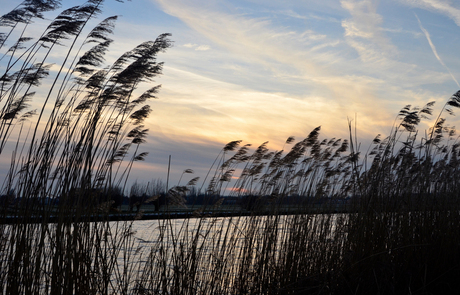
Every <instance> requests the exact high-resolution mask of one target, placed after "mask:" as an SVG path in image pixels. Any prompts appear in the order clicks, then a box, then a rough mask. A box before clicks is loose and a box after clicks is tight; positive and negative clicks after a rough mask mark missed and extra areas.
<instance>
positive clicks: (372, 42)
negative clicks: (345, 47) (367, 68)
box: [340, 0, 397, 63]
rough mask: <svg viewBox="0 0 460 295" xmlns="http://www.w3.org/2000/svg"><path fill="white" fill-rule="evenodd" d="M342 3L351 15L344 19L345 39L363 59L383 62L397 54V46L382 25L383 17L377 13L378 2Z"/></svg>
mask: <svg viewBox="0 0 460 295" xmlns="http://www.w3.org/2000/svg"><path fill="white" fill-rule="evenodd" d="M340 3H341V5H342V7H343V8H344V9H346V10H347V11H348V12H349V13H350V15H351V18H349V19H345V20H343V21H342V27H343V28H344V30H345V32H344V36H345V39H346V40H347V42H348V43H349V45H350V46H351V47H353V48H355V49H356V51H357V52H358V53H359V55H360V56H361V58H362V59H363V61H365V62H380V63H382V62H386V59H387V58H388V57H391V56H394V55H396V54H397V49H396V47H395V46H394V45H393V44H392V43H391V40H390V39H389V38H388V37H386V36H385V34H384V30H383V29H382V27H381V25H382V23H383V18H382V16H381V15H379V14H378V13H377V6H378V2H375V1H372V0H364V1H356V0H342V1H340Z"/></svg>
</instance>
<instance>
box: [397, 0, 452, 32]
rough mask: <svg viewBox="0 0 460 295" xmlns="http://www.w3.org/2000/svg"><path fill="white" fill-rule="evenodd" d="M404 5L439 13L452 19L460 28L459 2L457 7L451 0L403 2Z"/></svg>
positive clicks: (411, 0) (409, 0)
mask: <svg viewBox="0 0 460 295" xmlns="http://www.w3.org/2000/svg"><path fill="white" fill-rule="evenodd" d="M402 3H405V4H407V5H410V6H412V7H418V8H423V9H428V10H432V11H437V12H439V13H442V14H444V15H446V16H447V17H449V18H450V19H452V20H453V21H454V22H455V23H456V24H457V26H460V8H459V2H458V1H457V2H456V3H457V4H456V5H455V4H453V3H452V1H449V0H447V1H446V0H402ZM454 3H455V2H454Z"/></svg>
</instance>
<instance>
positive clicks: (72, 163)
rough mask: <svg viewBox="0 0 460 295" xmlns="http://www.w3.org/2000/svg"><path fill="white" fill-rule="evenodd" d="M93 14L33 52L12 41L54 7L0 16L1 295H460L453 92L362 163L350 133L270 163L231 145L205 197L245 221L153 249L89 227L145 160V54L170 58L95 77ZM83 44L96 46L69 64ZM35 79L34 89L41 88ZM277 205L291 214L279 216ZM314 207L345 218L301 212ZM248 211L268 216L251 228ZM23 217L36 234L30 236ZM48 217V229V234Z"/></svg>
mask: <svg viewBox="0 0 460 295" xmlns="http://www.w3.org/2000/svg"><path fill="white" fill-rule="evenodd" d="M45 4H46V5H45ZM100 5H101V1H90V2H88V3H86V4H84V5H81V6H76V7H74V8H71V9H68V10H65V11H64V12H63V13H61V14H60V15H59V16H58V17H57V18H56V19H55V20H54V21H53V22H52V23H51V24H50V26H49V27H48V28H47V29H46V31H45V32H44V33H43V35H42V36H40V37H39V39H37V40H29V39H28V38H25V37H24V36H25V35H23V31H22V29H23V28H27V26H28V25H29V24H30V21H31V20H32V19H33V18H34V17H41V13H42V12H43V11H44V10H52V9H54V8H56V7H55V6H56V3H55V2H54V1H47V2H37V1H27V2H25V3H24V5H23V6H20V7H19V8H18V9H16V10H15V11H13V12H11V13H10V14H7V15H5V16H3V17H2V19H1V24H2V26H4V27H6V28H7V29H8V30H11V32H14V33H12V34H9V33H6V34H4V35H1V36H2V39H1V42H0V46H1V47H0V48H2V49H3V48H4V46H6V45H5V44H6V43H5V41H8V40H9V39H10V38H12V37H13V36H16V37H17V38H18V39H17V42H15V44H16V45H14V46H12V47H11V48H10V49H9V50H4V51H3V52H4V53H5V54H4V56H3V61H2V68H3V69H4V70H3V74H2V76H1V79H0V107H1V117H0V155H1V157H3V158H5V157H6V158H8V159H10V160H9V163H10V169H9V172H8V173H7V176H6V178H5V180H4V183H3V186H2V190H3V194H4V196H3V197H2V202H1V216H0V218H6V217H10V216H17V217H18V218H17V222H16V223H14V224H11V225H0V235H1V239H0V286H1V288H2V292H3V293H5V294H109V293H110V294H112V293H115V294H445V293H452V292H453V291H454V290H456V289H457V284H456V278H457V277H458V276H459V274H460V273H459V271H460V269H459V266H460V257H459V253H460V251H459V250H460V249H459V245H460V237H459V235H458V232H459V225H460V217H459V212H460V211H459V201H458V200H459V198H458V197H459V192H460V190H459V181H458V180H457V175H458V171H459V169H460V165H459V160H460V159H459V157H460V155H459V143H458V139H457V137H456V136H455V130H454V129H453V128H452V127H448V126H447V125H446V118H445V116H444V115H445V114H447V115H448V114H451V113H453V110H454V109H455V108H458V107H460V93H456V94H454V95H453V96H452V97H451V98H450V99H449V100H448V101H447V102H446V104H445V106H443V108H442V109H441V111H440V113H439V116H438V117H437V119H436V120H435V123H434V125H433V126H432V128H431V129H429V130H426V131H425V132H420V131H419V130H418V124H419V122H420V121H421V120H423V119H424V118H425V117H428V116H430V115H431V113H432V108H433V103H429V104H427V105H426V106H424V107H423V108H412V107H411V106H406V107H404V108H403V109H402V110H401V112H400V113H399V114H398V117H397V120H396V124H395V125H394V127H393V129H392V131H391V132H390V135H389V136H388V137H387V138H384V139H381V138H380V137H376V138H375V140H374V141H373V145H372V146H371V148H370V149H369V151H368V152H366V153H364V154H362V153H361V152H360V151H359V150H358V146H359V144H358V139H357V138H356V135H355V134H354V132H352V126H351V124H350V126H349V127H350V139H348V140H345V139H344V140H341V139H330V140H326V139H325V140H320V139H319V134H320V133H319V132H320V128H319V127H318V128H316V129H314V130H313V131H312V132H311V133H310V134H309V135H308V136H307V138H305V139H304V140H301V141H298V142H296V143H295V140H294V139H293V138H289V139H288V140H287V141H286V145H289V144H292V148H291V149H290V150H289V151H288V152H284V151H274V152H271V151H269V150H268V149H267V147H266V144H262V145H261V146H259V147H257V148H256V149H255V150H254V151H253V152H251V150H250V147H249V146H248V145H245V146H242V147H239V145H240V144H241V142H240V141H234V142H231V143H229V144H228V145H226V146H225V147H224V148H223V149H222V151H221V153H220V154H219V155H218V157H217V158H216V162H215V164H216V165H215V166H213V167H211V169H210V172H209V174H208V176H209V179H208V176H207V177H206V178H205V181H203V186H202V188H203V187H205V186H206V193H207V194H208V195H209V196H213V197H214V196H221V195H223V194H224V192H227V191H229V189H230V188H232V190H230V191H231V192H232V196H237V197H239V198H240V199H245V200H246V203H245V205H244V206H245V209H247V210H250V211H252V212H254V215H253V216H249V217H230V218H224V219H222V218H216V217H212V216H207V217H201V218H199V219H187V220H183V221H182V222H181V223H177V221H174V220H171V219H164V220H160V221H157V223H156V226H155V228H154V229H152V232H153V235H152V237H150V242H151V243H145V241H139V239H138V238H137V237H136V235H135V232H134V227H135V221H133V222H118V223H110V222H108V219H107V220H105V221H102V222H97V223H96V222H91V221H90V217H91V216H92V215H95V214H98V215H101V216H103V217H104V216H106V217H107V213H108V211H107V210H103V208H106V209H107V208H108V206H107V205H108V204H110V202H111V201H112V200H113V196H112V195H111V194H109V192H113V191H115V190H116V189H115V188H117V187H121V190H124V185H125V183H126V181H127V178H128V176H129V173H130V171H131V169H132V168H133V163H134V162H135V161H138V160H142V159H143V158H144V157H145V154H144V153H141V152H139V147H140V144H142V143H143V141H144V138H145V136H146V133H147V130H146V129H145V128H144V127H143V125H142V121H143V120H144V119H145V118H146V117H147V116H148V114H149V112H150V109H149V107H148V106H147V105H145V104H144V103H145V101H146V100H147V99H148V98H152V97H154V95H155V93H156V92H157V91H158V86H154V87H152V88H151V89H150V90H148V91H147V92H145V93H143V94H141V95H139V96H134V95H135V90H136V88H137V87H138V86H139V83H141V82H145V81H150V80H151V79H152V78H153V77H154V76H155V75H158V74H160V73H161V68H162V63H159V62H157V60H156V56H157V54H158V53H159V52H161V51H164V50H166V49H167V48H168V47H170V46H171V42H170V41H169V39H168V36H169V35H168V34H164V35H161V36H159V37H158V38H157V39H156V40H155V41H152V42H145V43H143V44H141V45H139V46H138V47H136V48H135V49H133V50H132V51H129V52H127V53H125V54H124V55H123V56H122V57H120V58H119V59H118V60H117V61H116V62H115V63H114V64H113V65H112V66H110V67H107V68H104V69H101V66H102V62H103V56H104V52H105V51H106V50H107V48H108V46H109V44H110V42H111V40H110V38H108V34H109V33H110V32H111V30H112V26H113V22H114V21H115V17H112V18H108V19H106V20H104V21H102V22H101V23H100V24H99V25H97V26H96V27H95V28H94V29H93V30H90V31H89V33H88V34H87V36H84V35H83V29H84V28H85V26H86V24H87V23H88V21H89V20H90V19H92V18H93V17H94V16H96V15H97V13H98V11H99V9H100ZM16 32H17V33H16ZM15 34H16V35H15ZM61 44H62V45H65V46H67V47H66V48H67V49H68V51H67V55H66V56H65V58H64V60H62V63H61V64H59V65H58V68H59V70H58V74H56V75H51V76H50V77H48V76H49V65H47V64H46V62H47V58H48V56H50V54H51V53H52V52H54V50H56V48H57V46H61ZM80 45H81V47H80ZM89 45H94V46H93V47H92V48H90V49H88V50H87V51H86V53H82V52H84V51H85V50H86V49H85V48H86V46H89ZM37 61H38V62H37ZM47 77H48V78H49V80H46V81H47V82H46V83H44V84H43V85H46V87H45V86H43V87H42V86H40V82H41V81H42V80H43V79H45V78H47ZM43 81H45V80H43ZM37 87H40V88H37ZM34 89H39V90H40V94H41V93H45V94H44V101H43V105H42V106H41V109H38V110H36V111H33V110H30V109H29V104H30V102H31V100H32V99H33V93H34ZM422 133H423V134H422ZM11 151H12V154H11V155H10V154H9V153H10V152H11ZM3 158H2V160H3ZM236 171H242V173H241V175H235V173H236ZM184 173H189V171H184ZM235 176H236V177H237V181H236V182H235V183H233V182H231V181H230V180H231V179H232V178H233V177H235ZM196 181H197V179H194V181H193V182H192V183H189V184H188V185H186V186H179V185H180V181H179V183H178V185H177V186H176V187H174V188H173V189H171V190H170V191H169V193H170V195H173V197H174V198H175V200H176V201H177V203H181V201H183V197H184V195H185V193H186V189H187V188H188V187H189V186H191V185H192V184H194V182H196ZM147 188H148V187H147ZM147 188H146V189H145V191H147ZM101 196H104V198H105V199H101ZM58 197H59V203H58V204H56V203H53V201H55V200H56V199H57V198H58ZM293 200H294V201H293ZM289 202H291V203H290V204H291V205H292V202H294V203H295V204H296V206H298V210H297V211H298V213H299V214H292V215H281V214H279V213H280V212H282V208H283V206H285V204H286V203H289ZM213 206H215V207H209V209H210V210H211V211H212V210H213V209H214V210H216V211H218V209H216V208H218V206H219V203H217V204H213ZM318 207H321V210H322V212H334V211H336V210H337V209H338V208H339V209H341V210H345V211H346V213H341V214H334V213H323V214H312V213H311V212H314V211H313V210H312V208H314V210H318ZM206 209H208V208H206ZM261 211H264V212H267V211H268V213H269V214H268V215H266V216H257V215H258V213H260V212H261ZM34 216H39V217H41V223H30V221H31V220H32V218H34ZM50 216H57V217H58V220H57V222H55V223H50V222H49V218H50ZM146 245H150V246H146Z"/></svg>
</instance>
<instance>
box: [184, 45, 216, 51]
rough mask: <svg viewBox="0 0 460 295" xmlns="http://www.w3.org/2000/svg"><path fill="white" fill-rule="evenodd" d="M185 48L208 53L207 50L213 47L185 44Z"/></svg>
mask: <svg viewBox="0 0 460 295" xmlns="http://www.w3.org/2000/svg"><path fill="white" fill-rule="evenodd" d="M183 46H184V47H187V48H194V49H195V50H196V51H206V50H209V49H211V46H209V45H198V44H194V43H187V44H184V45H183Z"/></svg>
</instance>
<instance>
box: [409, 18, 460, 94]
mask: <svg viewBox="0 0 460 295" xmlns="http://www.w3.org/2000/svg"><path fill="white" fill-rule="evenodd" d="M414 14H415V13H414ZM415 17H416V18H417V21H418V25H419V26H420V29H421V30H422V32H423V33H424V34H425V37H426V39H427V40H428V43H429V44H430V47H431V50H432V51H433V54H434V56H435V57H436V59H437V60H438V61H439V63H440V64H441V65H442V66H443V67H444V68H446V70H447V71H448V72H449V74H450V76H451V77H452V79H453V80H454V82H455V83H457V86H458V87H460V84H458V81H457V79H455V77H454V75H453V74H452V72H451V71H450V69H449V68H448V67H447V66H446V64H445V63H444V62H443V61H442V59H441V57H439V54H438V52H437V50H436V47H435V46H434V44H433V42H432V41H431V37H430V33H428V31H427V30H426V29H425V28H424V27H423V25H422V22H421V21H420V19H419V18H418V16H417V14H415Z"/></svg>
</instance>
